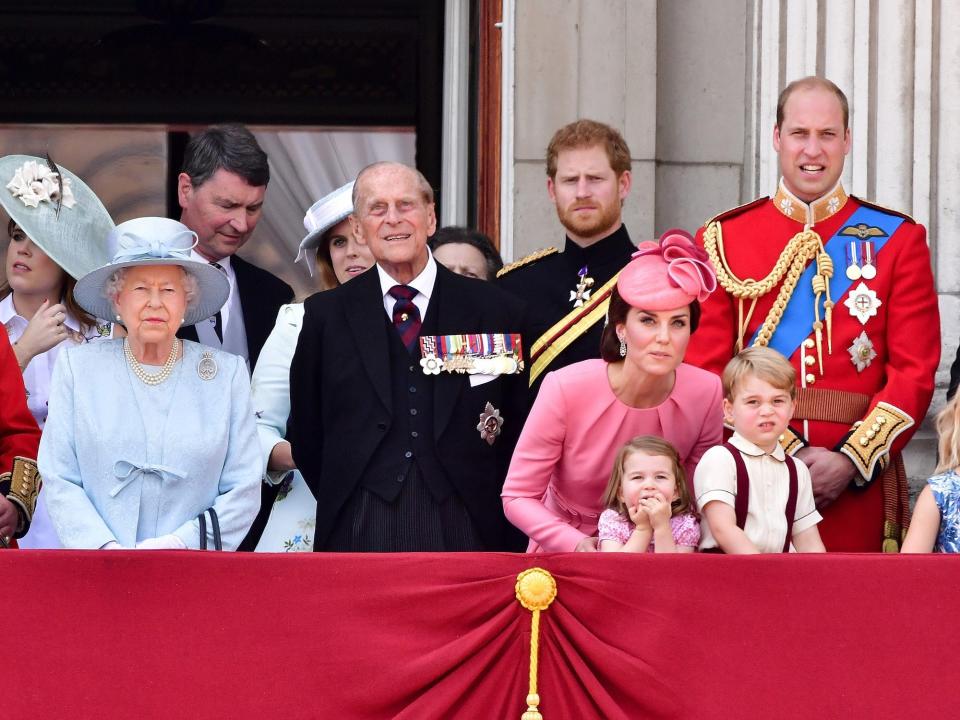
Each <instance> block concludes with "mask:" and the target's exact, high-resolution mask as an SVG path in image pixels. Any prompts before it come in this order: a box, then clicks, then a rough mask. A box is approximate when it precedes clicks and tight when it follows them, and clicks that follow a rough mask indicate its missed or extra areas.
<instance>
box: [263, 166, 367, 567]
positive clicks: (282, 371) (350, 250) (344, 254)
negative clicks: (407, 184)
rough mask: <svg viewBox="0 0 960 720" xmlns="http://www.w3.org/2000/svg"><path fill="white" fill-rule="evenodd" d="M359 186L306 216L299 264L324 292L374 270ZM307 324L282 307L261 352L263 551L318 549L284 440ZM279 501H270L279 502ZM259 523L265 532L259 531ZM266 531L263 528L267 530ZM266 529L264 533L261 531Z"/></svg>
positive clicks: (306, 498)
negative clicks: (356, 197) (357, 205)
mask: <svg viewBox="0 0 960 720" xmlns="http://www.w3.org/2000/svg"><path fill="white" fill-rule="evenodd" d="M352 194H353V183H352V182H350V183H347V184H346V185H343V186H342V187H339V188H337V189H336V190H334V191H333V192H332V193H330V194H329V195H326V196H324V197H322V198H320V199H319V200H317V202H315V203H314V204H313V205H312V206H311V207H310V209H309V210H307V213H306V215H305V216H304V218H303V225H304V227H305V228H306V230H307V235H306V237H304V239H303V241H302V242H301V243H300V252H299V254H298V255H297V261H305V262H306V263H307V267H308V268H309V270H310V274H311V275H312V274H313V273H314V268H316V272H317V274H318V275H319V276H320V279H321V283H322V285H323V288H324V289H325V290H327V289H330V288H332V287H336V286H337V285H342V284H343V283H345V282H347V281H348V280H350V279H351V278H353V277H356V276H357V275H359V274H360V273H362V272H364V271H365V270H367V269H369V268H370V267H372V266H373V264H374V260H373V255H371V254H370V250H369V249H368V248H367V246H366V245H361V244H360V243H359V242H357V238H356V236H355V235H354V233H353V230H352V229H351V227H350V222H349V220H348V216H349V215H350V213H352V212H353V198H352ZM302 323H303V303H296V304H292V305H284V306H283V307H282V308H280V313H279V315H278V316H277V324H276V326H275V327H274V329H273V332H272V333H271V334H270V337H269V338H268V339H267V342H266V343H265V344H264V346H263V350H261V351H260V358H259V360H257V367H256V368H255V369H254V371H253V405H254V408H255V409H256V412H257V431H258V432H259V434H260V448H261V451H262V456H263V462H264V467H265V471H264V482H265V483H268V484H270V485H273V486H274V488H275V491H274V492H269V491H265V492H264V499H265V506H264V507H263V508H261V510H260V515H259V516H258V517H257V521H256V522H255V523H254V527H253V529H251V536H254V535H255V536H256V537H257V538H258V539H259V542H258V543H257V544H256V549H257V551H258V552H290V551H300V550H305V551H310V550H313V527H314V523H315V521H316V514H317V513H316V507H317V503H316V500H314V498H313V495H312V494H311V493H310V490H309V489H308V488H307V486H306V484H305V483H304V481H303V477H302V476H301V475H300V473H299V472H291V471H293V470H294V469H295V468H294V464H293V456H292V453H291V449H290V443H289V442H287V441H286V440H284V435H285V434H286V429H287V417H288V416H289V415H290V361H291V360H292V359H293V352H294V350H296V348H297V338H298V337H299V335H300V326H301V324H302ZM274 497H275V498H276V500H275V502H269V501H270V500H272V499H273V498H274ZM258 525H259V528H258ZM264 526H265V529H264ZM258 530H262V536H261V535H260V533H259V532H258Z"/></svg>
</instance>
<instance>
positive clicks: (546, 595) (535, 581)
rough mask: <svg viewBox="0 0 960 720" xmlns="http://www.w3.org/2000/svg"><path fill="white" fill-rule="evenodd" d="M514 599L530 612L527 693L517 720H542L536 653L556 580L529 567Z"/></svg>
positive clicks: (518, 581)
mask: <svg viewBox="0 0 960 720" xmlns="http://www.w3.org/2000/svg"><path fill="white" fill-rule="evenodd" d="M515 588H516V593H517V600H518V601H519V602H520V604H521V605H523V607H525V608H526V609H527V610H530V611H531V612H532V613H533V617H532V618H531V620H530V692H529V693H528V694H527V711H526V712H525V713H523V715H521V716H520V720H543V715H541V714H540V710H539V709H538V706H539V705H540V696H539V695H538V694H537V655H538V653H539V650H540V611H541V610H546V609H547V608H548V607H550V603H552V602H553V601H554V598H556V597H557V581H556V580H554V579H553V575H551V574H550V573H549V572H547V571H546V570H544V569H542V568H536V567H535V568H530V569H529V570H524V571H523V572H522V573H520V574H519V575H517V584H516V586H515Z"/></svg>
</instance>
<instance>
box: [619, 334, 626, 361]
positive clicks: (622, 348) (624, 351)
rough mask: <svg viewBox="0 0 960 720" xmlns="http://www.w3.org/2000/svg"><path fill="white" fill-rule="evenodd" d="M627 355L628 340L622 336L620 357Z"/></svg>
mask: <svg viewBox="0 0 960 720" xmlns="http://www.w3.org/2000/svg"><path fill="white" fill-rule="evenodd" d="M626 356H627V341H626V340H625V339H623V338H620V357H626Z"/></svg>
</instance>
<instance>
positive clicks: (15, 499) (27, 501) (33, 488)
mask: <svg viewBox="0 0 960 720" xmlns="http://www.w3.org/2000/svg"><path fill="white" fill-rule="evenodd" d="M9 478H10V491H9V493H8V494H7V500H9V501H10V502H12V503H14V504H16V505H17V507H19V508H20V510H21V514H22V518H21V520H22V524H21V527H18V528H17V536H18V537H22V536H23V534H24V533H26V531H27V529H28V528H29V527H30V521H31V520H33V511H34V510H35V509H36V507H37V495H39V494H40V486H41V484H42V482H41V480H40V473H39V471H38V470H37V461H36V460H33V459H31V458H25V457H20V456H19V455H18V456H17V457H15V458H14V459H13V469H12V471H11V472H10V474H9Z"/></svg>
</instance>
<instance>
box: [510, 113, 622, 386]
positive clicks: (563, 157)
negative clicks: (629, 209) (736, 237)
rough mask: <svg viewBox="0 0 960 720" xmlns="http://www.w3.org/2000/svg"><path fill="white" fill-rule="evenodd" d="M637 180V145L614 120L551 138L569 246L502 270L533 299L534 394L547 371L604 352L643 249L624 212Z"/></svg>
mask: <svg viewBox="0 0 960 720" xmlns="http://www.w3.org/2000/svg"><path fill="white" fill-rule="evenodd" d="M631 179H632V176H631V173H630V148H628V147H627V143H626V142H625V141H624V139H623V137H622V136H621V135H620V133H619V132H617V131H616V130H615V129H614V128H612V127H610V126H608V125H604V124H603V123H599V122H595V121H593V120H577V121H576V122H574V123H570V124H569V125H565V126H564V127H562V128H560V129H559V130H558V131H557V132H556V133H555V134H554V136H553V139H552V140H550V145H549V146H548V147H547V192H548V193H549V195H550V199H551V200H552V201H553V202H554V204H555V205H556V206H557V217H559V218H560V223H561V224H562V225H563V227H564V229H565V230H566V232H567V237H566V241H565V243H564V247H563V251H562V252H561V251H559V250H557V248H554V247H551V248H547V249H543V250H538V251H536V252H534V253H532V254H531V255H528V256H527V257H525V258H522V259H521V260H518V261H517V262H514V263H511V264H510V265H507V266H506V267H504V268H503V269H502V270H501V271H500V272H499V273H498V274H497V277H498V280H497V282H498V283H499V285H500V287H503V288H505V289H506V290H509V291H510V292H512V293H514V294H515V295H518V296H520V297H521V298H523V299H524V300H525V301H526V303H527V307H528V312H529V320H530V326H529V330H530V332H531V337H532V338H534V342H533V344H532V345H531V347H529V348H527V349H526V350H527V356H528V358H529V359H530V387H531V391H532V392H531V399H532V398H534V397H536V393H537V391H538V390H539V388H540V383H541V382H542V381H543V377H544V374H545V373H546V372H548V371H550V370H556V369H557V368H561V367H564V366H566V365H570V364H572V363H575V362H579V361H581V360H588V359H590V358H598V357H600V334H601V332H602V331H603V318H604V316H605V315H606V311H607V305H608V304H609V297H610V292H611V291H612V289H613V285H614V284H615V282H616V278H617V274H618V273H619V272H620V270H621V268H623V266H624V265H626V264H627V262H629V260H630V256H631V255H632V254H633V252H634V251H635V250H636V247H635V245H634V243H633V242H632V241H631V240H630V236H629V234H628V233H627V229H626V227H624V225H623V218H622V207H623V202H624V200H625V199H626V197H627V195H628V194H629V193H630V184H631Z"/></svg>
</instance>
